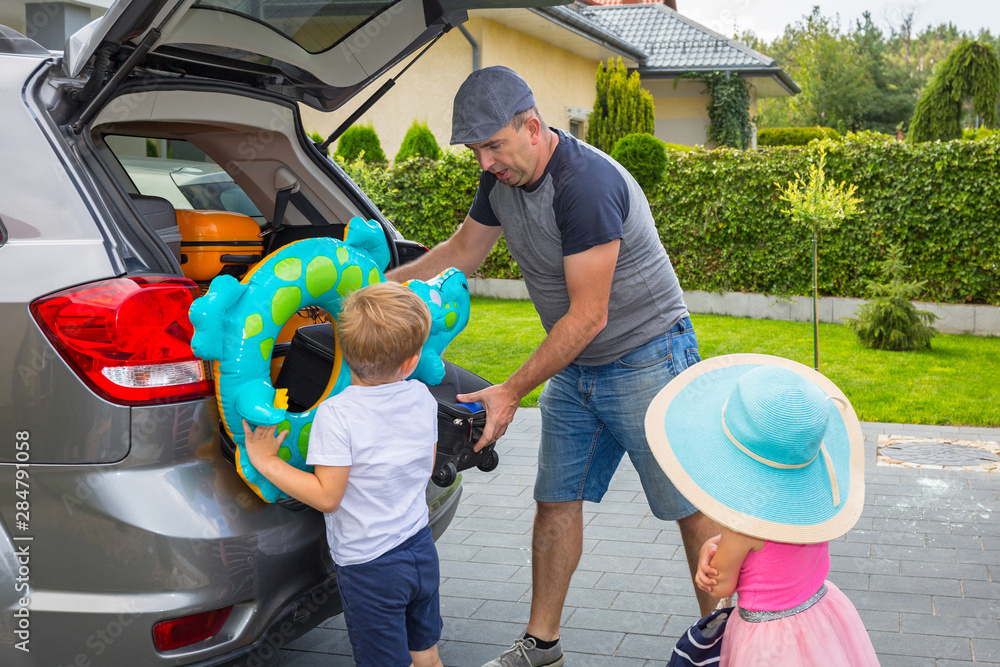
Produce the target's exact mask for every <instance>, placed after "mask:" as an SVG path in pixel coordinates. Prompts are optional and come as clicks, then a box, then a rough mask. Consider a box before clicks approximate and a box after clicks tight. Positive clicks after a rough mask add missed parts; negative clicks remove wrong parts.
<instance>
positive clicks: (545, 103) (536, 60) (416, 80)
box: [301, 18, 597, 160]
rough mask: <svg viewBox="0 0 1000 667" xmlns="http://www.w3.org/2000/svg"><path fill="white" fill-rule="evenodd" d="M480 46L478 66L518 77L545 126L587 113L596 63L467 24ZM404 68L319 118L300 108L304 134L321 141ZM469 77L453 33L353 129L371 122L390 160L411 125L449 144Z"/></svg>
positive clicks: (490, 24)
mask: <svg viewBox="0 0 1000 667" xmlns="http://www.w3.org/2000/svg"><path fill="white" fill-rule="evenodd" d="M465 26H466V28H467V29H468V31H469V32H470V33H471V34H472V36H473V38H474V39H475V40H476V41H477V42H479V58H480V66H481V67H489V66H491V65H505V66H507V67H510V68H511V69H513V70H515V71H516V72H518V73H519V74H520V75H521V76H523V77H524V79H525V81H527V82H528V85H530V86H531V88H532V90H533V92H534V93H535V101H536V102H537V104H538V108H539V111H540V112H541V114H542V117H543V118H545V120H546V122H547V123H549V124H550V125H552V126H553V127H560V128H565V127H567V126H568V122H567V117H566V107H568V106H569V107H583V108H587V109H589V108H592V107H593V105H594V73H595V72H596V71H597V62H596V61H594V60H589V59H587V58H583V57H581V56H578V55H575V54H573V53H570V52H568V51H565V50H563V49H560V48H557V47H554V46H552V45H550V44H546V43H545V42H542V41H540V40H538V39H535V38H533V37H529V36H527V35H524V34H523V33H519V32H517V31H515V30H512V29H510V28H508V27H506V26H503V25H501V24H499V23H496V22H495V21H490V20H486V19H481V18H472V19H470V20H469V21H468V23H466V24H465ZM402 67H403V65H398V66H397V67H396V68H394V70H393V71H392V72H390V73H389V74H388V75H386V76H384V77H383V78H382V79H379V80H378V81H376V82H375V83H373V84H372V85H371V86H369V87H368V88H367V89H366V90H365V91H363V92H362V93H361V94H359V95H358V96H357V97H356V98H355V99H353V100H351V102H349V103H348V104H347V105H346V107H345V108H344V109H340V110H338V111H335V112H332V113H322V112H319V111H316V110H314V109H310V108H308V107H301V109H302V122H303V125H304V126H305V129H306V131H307V132H319V133H320V134H322V135H323V136H324V137H325V136H327V135H329V134H330V133H331V132H332V131H333V130H335V129H336V128H337V127H338V126H339V125H340V123H341V122H343V120H344V119H345V118H347V117H348V116H349V115H350V114H351V113H352V112H353V111H354V110H355V109H356V108H357V107H358V106H359V105H360V104H361V103H362V102H363V101H364V100H366V99H367V98H368V96H369V95H371V94H372V93H374V92H375V91H376V90H378V87H379V86H381V85H382V83H383V82H384V80H385V79H386V78H388V76H390V75H395V74H396V73H398V71H399V70H400V69H402ZM471 72H472V46H471V45H470V44H469V42H468V41H467V40H466V39H465V37H464V36H463V35H462V34H461V32H460V31H458V30H452V31H451V32H449V33H448V34H447V35H445V36H444V37H442V38H441V40H440V41H439V42H438V43H437V44H435V45H434V46H433V47H432V48H431V49H430V51H428V52H427V54H426V55H424V56H423V57H422V58H421V59H420V60H419V61H418V62H417V63H416V64H415V65H413V67H411V68H410V69H409V70H407V71H406V73H405V74H403V76H402V77H401V79H400V80H399V81H398V82H397V83H396V85H395V86H393V88H392V89H391V90H390V91H389V92H388V93H386V95H385V96H384V97H383V98H382V99H381V100H379V101H378V102H377V103H376V104H375V106H374V107H373V108H372V109H370V110H369V111H368V112H367V113H365V114H364V115H363V116H362V117H361V119H360V121H359V123H360V124H366V123H369V122H371V123H372V125H373V126H374V127H375V131H376V132H378V135H379V139H380V140H381V142H382V150H384V151H385V154H386V157H388V158H389V159H390V160H391V159H392V158H393V157H394V156H395V155H396V151H398V150H399V145H400V144H401V143H402V141H403V136H404V135H405V134H406V130H407V129H409V127H410V125H411V124H412V123H413V121H414V120H419V121H425V122H427V124H428V126H429V127H430V129H431V131H432V132H433V133H434V137H435V138H436V139H437V140H438V143H439V144H440V145H441V146H442V147H445V146H446V145H447V144H448V140H449V139H450V138H451V110H452V102H453V100H454V97H455V93H456V91H458V88H459V86H460V85H462V82H463V81H464V80H465V78H466V77H467V76H468V75H469V74H470V73H471Z"/></svg>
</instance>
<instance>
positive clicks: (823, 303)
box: [469, 278, 1000, 336]
mask: <svg viewBox="0 0 1000 667" xmlns="http://www.w3.org/2000/svg"><path fill="white" fill-rule="evenodd" d="M469 291H470V292H471V293H472V294H475V295H477V296H488V297H493V298H495V299H527V298H529V297H528V289H527V288H526V287H525V285H524V281H523V280H501V279H497V278H470V279H469ZM684 301H685V303H687V307H688V310H690V311H691V312H692V313H702V314H706V315H729V316H732V317H749V318H752V319H756V320H784V321H787V322H812V297H808V296H793V297H790V298H789V299H787V300H783V299H780V298H779V297H776V296H773V295H766V294H753V293H751V292H702V291H699V290H689V291H685V292H684ZM863 303H865V301H864V300H863V299H845V298H840V297H827V296H824V297H820V298H819V302H818V303H817V312H818V315H819V321H820V322H830V323H834V324H843V322H842V320H841V318H844V317H854V316H855V313H856V312H857V309H858V306H860V305H861V304H863ZM916 306H917V308H921V309H923V310H929V311H931V312H932V313H934V314H935V315H937V316H938V317H940V318H941V319H939V320H937V322H935V323H934V326H936V327H937V329H938V331H940V332H941V333H968V334H972V335H975V336H1000V307H997V306H965V305H960V304H952V303H925V302H922V301H917V302H916Z"/></svg>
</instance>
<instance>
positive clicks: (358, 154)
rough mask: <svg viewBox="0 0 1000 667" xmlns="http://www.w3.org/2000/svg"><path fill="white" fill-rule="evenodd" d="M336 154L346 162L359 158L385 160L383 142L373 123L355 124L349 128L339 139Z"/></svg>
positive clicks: (368, 160) (367, 160) (370, 160)
mask: <svg viewBox="0 0 1000 667" xmlns="http://www.w3.org/2000/svg"><path fill="white" fill-rule="evenodd" d="M334 155H335V156H337V157H339V158H342V159H343V160H345V161H346V162H354V161H355V160H357V159H359V158H360V159H361V160H364V161H365V162H385V161H386V159H385V153H383V152H382V143H381V142H380V141H379V140H378V134H376V133H375V128H374V127H372V126H371V125H353V126H351V127H349V128H347V129H346V130H345V131H344V133H343V134H342V135H340V138H339V139H337V150H336V151H335V152H334Z"/></svg>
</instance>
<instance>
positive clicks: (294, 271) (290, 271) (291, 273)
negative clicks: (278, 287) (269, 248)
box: [274, 257, 302, 282]
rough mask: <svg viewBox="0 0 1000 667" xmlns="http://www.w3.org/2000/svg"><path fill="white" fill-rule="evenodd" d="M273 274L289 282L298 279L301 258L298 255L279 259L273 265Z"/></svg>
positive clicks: (300, 269) (300, 273)
mask: <svg viewBox="0 0 1000 667" xmlns="http://www.w3.org/2000/svg"><path fill="white" fill-rule="evenodd" d="M274 275H276V276H278V277H279V278H281V279H282V280H287V281H289V282H291V281H293V280H298V279H299V276H301V275H302V260H301V259H299V258H298V257H289V258H288V259H283V260H281V261H280V262H278V263H277V264H275V265H274Z"/></svg>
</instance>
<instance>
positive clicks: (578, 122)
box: [566, 107, 590, 140]
mask: <svg viewBox="0 0 1000 667" xmlns="http://www.w3.org/2000/svg"><path fill="white" fill-rule="evenodd" d="M589 115H590V110H589V109H583V108H580V107H566V127H567V128H569V133H570V134H572V135H573V136H574V137H576V138H577V139H580V140H583V137H584V136H585V135H586V132H587V116H589Z"/></svg>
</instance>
